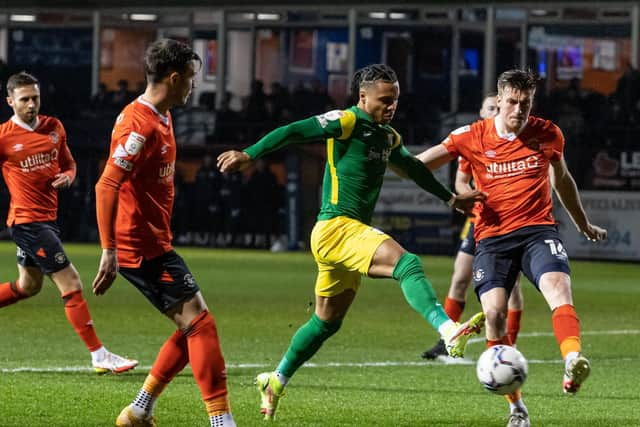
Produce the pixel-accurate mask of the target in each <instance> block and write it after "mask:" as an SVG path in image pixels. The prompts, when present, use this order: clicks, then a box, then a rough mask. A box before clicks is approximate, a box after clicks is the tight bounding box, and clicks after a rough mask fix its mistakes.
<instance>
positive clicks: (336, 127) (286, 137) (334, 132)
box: [218, 110, 355, 173]
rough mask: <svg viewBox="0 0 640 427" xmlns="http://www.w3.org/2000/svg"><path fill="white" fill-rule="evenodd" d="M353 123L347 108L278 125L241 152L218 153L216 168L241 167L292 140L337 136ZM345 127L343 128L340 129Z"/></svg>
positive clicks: (229, 168)
mask: <svg viewBox="0 0 640 427" xmlns="http://www.w3.org/2000/svg"><path fill="white" fill-rule="evenodd" d="M354 124H355V115H354V113H352V112H351V111H348V110H347V111H331V112H329V113H326V114H323V115H321V116H313V117H309V118H307V119H303V120H298V121H296V122H293V123H290V124H288V125H285V126H280V127H278V128H276V129H274V130H272V131H271V132H269V133H268V134H266V135H265V136H264V137H262V138H261V139H260V140H259V141H258V142H256V143H255V144H253V145H251V146H249V147H247V148H245V149H244V150H243V151H236V150H230V151H225V152H224V153H222V154H220V155H219V156H218V169H220V171H221V172H223V173H225V172H233V171H237V170H242V169H244V168H246V167H247V166H249V164H251V162H252V161H253V160H255V159H257V158H259V157H262V156H265V155H266V154H269V153H271V152H274V151H277V150H280V149H281V148H283V147H286V146H287V145H290V144H294V143H305V142H316V141H319V140H322V139H325V138H340V137H343V136H344V135H345V129H348V127H349V126H351V127H350V130H349V131H348V132H349V134H350V133H351V130H353V125H354ZM343 128H345V129H343Z"/></svg>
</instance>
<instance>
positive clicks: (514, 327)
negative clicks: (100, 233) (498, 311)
mask: <svg viewBox="0 0 640 427" xmlns="http://www.w3.org/2000/svg"><path fill="white" fill-rule="evenodd" d="M521 317H522V310H509V311H507V335H508V336H509V339H510V340H511V345H514V344H515V343H516V340H517V339H518V332H520V318H521Z"/></svg>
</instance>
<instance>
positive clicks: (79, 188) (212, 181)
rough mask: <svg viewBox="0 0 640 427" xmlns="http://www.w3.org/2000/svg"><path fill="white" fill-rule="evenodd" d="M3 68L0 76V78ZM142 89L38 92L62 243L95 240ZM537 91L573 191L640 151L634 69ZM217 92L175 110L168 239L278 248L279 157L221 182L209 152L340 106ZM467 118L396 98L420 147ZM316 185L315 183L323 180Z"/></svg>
mask: <svg viewBox="0 0 640 427" xmlns="http://www.w3.org/2000/svg"><path fill="white" fill-rule="evenodd" d="M2 69H3V68H2V67H0V78H3V79H6V74H7V73H6V72H3V71H2ZM139 86H140V83H138V84H137V86H136V88H135V89H134V90H131V89H130V84H129V82H127V81H124V80H122V81H120V82H119V83H118V89H117V90H116V91H108V90H107V87H106V86H105V85H103V84H101V85H100V86H99V90H98V92H97V93H96V94H95V95H94V96H93V97H91V99H89V100H87V101H86V102H84V103H82V102H77V101H74V99H73V98H69V97H66V95H65V94H61V93H57V92H56V88H55V86H54V85H52V84H47V85H46V87H44V88H43V90H42V98H43V107H42V114H48V115H53V116H57V117H59V118H60V119H61V120H62V122H63V124H64V125H65V128H66V130H67V133H68V142H69V146H70V148H71V150H72V153H73V155H74V157H75V158H76V161H77V163H78V177H77V179H76V181H75V182H74V184H73V187H72V188H71V189H69V190H67V191H63V192H61V193H60V210H59V222H60V223H61V225H62V230H63V233H64V235H63V236H62V237H63V240H65V241H97V231H96V225H95V206H94V203H95V199H94V192H93V186H94V185H95V182H96V180H97V177H98V176H99V172H100V170H101V167H102V166H103V164H104V163H103V162H104V157H105V155H106V153H107V152H108V146H109V135H110V133H111V128H112V126H113V123H114V120H115V117H116V115H117V114H118V112H119V111H120V110H121V109H122V107H123V106H124V105H126V104H127V103H128V102H131V101H132V100H133V99H134V98H135V97H136V96H137V95H138V94H139V93H140V90H139ZM544 86H545V85H544V81H543V82H541V86H540V89H539V90H538V93H537V95H536V98H537V104H536V105H535V106H534V111H533V113H532V114H534V115H537V116H540V117H544V118H549V119H551V120H553V121H554V122H556V123H557V124H558V125H559V126H560V128H561V129H563V132H564V134H565V138H566V141H567V144H566V151H565V153H566V158H567V162H568V164H569V168H570V169H571V170H572V171H573V173H574V177H575V178H576V181H577V183H578V186H579V187H580V188H583V189H584V188H586V189H594V182H596V179H597V178H598V176H599V175H598V173H599V170H600V169H602V170H606V169H607V167H608V166H609V164H608V163H607V162H611V161H616V160H615V159H612V156H614V155H615V153H616V150H633V149H634V148H635V147H636V146H637V140H638V138H637V136H638V134H639V133H640V71H638V70H636V69H633V68H631V67H628V68H627V70H626V72H625V73H624V75H623V76H622V77H621V78H620V80H619V81H618V84H617V89H616V90H615V92H613V93H612V94H610V95H604V94H600V93H596V92H593V91H588V90H584V89H583V88H581V86H580V80H579V79H573V80H571V81H570V82H569V84H568V85H567V86H566V87H564V88H562V89H558V90H554V91H551V92H548V93H547V92H546V91H545V90H544ZM3 87H4V84H3ZM216 96H217V94H215V93H211V92H203V93H201V94H200V96H199V97H198V99H194V100H192V102H191V103H192V104H193V105H191V106H187V107H184V108H180V109H176V110H174V111H172V115H173V119H174V127H175V134H176V139H177V141H178V144H179V146H180V149H179V154H178V162H179V163H181V164H182V166H183V167H179V166H180V165H178V167H177V168H176V170H177V172H176V178H175V179H176V191H177V196H176V201H175V215H174V224H173V226H174V234H175V235H174V239H175V242H176V244H190V245H208V246H214V247H256V248H271V247H273V248H274V249H279V248H283V247H285V246H286V242H285V241H284V236H285V234H286V211H285V206H286V200H285V194H284V193H285V190H284V188H285V184H286V178H285V175H286V173H285V172H284V171H283V168H284V166H283V162H282V159H275V160H274V159H271V158H268V159H267V162H269V163H264V162H258V164H257V165H256V167H255V168H253V169H252V170H251V171H249V172H248V173H243V174H231V175H228V176H225V175H221V174H220V173H219V172H218V171H217V170H216V168H215V156H216V155H217V154H218V153H219V152H221V151H222V150H223V149H224V148H228V147H237V148H243V147H245V146H247V145H249V144H251V143H253V142H255V141H257V140H258V139H259V138H260V137H261V136H263V135H264V134H265V133H267V132H268V131H270V130H271V129H274V128H275V127H276V126H279V125H282V124H284V123H288V122H290V121H292V120H296V119H302V118H305V117H308V116H310V115H313V114H320V113H323V112H326V111H329V110H331V109H335V108H342V107H345V106H344V105H336V103H335V102H334V101H333V100H332V99H331V97H330V96H329V95H328V94H327V91H326V88H324V87H323V86H322V85H321V83H320V82H319V81H318V80H312V81H310V82H308V83H303V82H301V81H300V82H298V83H296V84H294V85H293V86H292V87H291V88H287V87H286V86H284V85H282V84H280V83H273V84H271V85H270V87H269V89H268V90H265V87H264V85H263V83H262V82H261V81H259V80H256V81H254V82H253V83H252V85H251V92H250V94H249V95H248V96H247V97H244V98H241V99H240V98H239V97H237V96H236V95H234V94H232V93H230V92H227V93H225V94H224V99H223V100H222V102H221V103H220V108H218V109H216V108H215V105H216V102H215V101H216ZM3 104H4V103H3ZM234 106H236V107H235V108H234ZM238 106H239V107H238ZM1 113H2V117H3V118H4V119H5V120H6V119H8V118H9V117H10V115H11V110H10V109H9V108H8V107H7V105H6V104H4V105H3V106H2V109H1ZM474 114H475V112H474ZM461 117H462V118H461ZM466 117H473V115H468V116H467V115H459V114H449V113H444V112H441V111H439V110H438V109H437V108H435V107H433V105H430V104H429V98H428V97H426V96H423V95H422V94H411V93H408V94H407V93H403V94H402V95H401V99H400V103H399V109H398V112H397V114H396V118H395V119H394V122H393V126H394V127H395V128H396V129H397V130H398V131H399V132H400V133H401V134H402V135H403V137H404V139H405V142H406V143H407V144H408V145H420V146H425V145H433V144H436V143H438V142H439V141H440V139H441V138H442V137H443V136H445V135H446V134H447V132H448V131H450V130H451V129H452V128H454V127H455V126H458V125H463V124H466V121H465V120H466ZM319 142H320V141H319ZM595 152H598V155H597V156H596V155H594V153H595ZM603 153H604V154H603ZM611 153H614V154H611ZM594 157H596V160H594ZM594 169H595V170H594ZM274 171H275V173H274ZM302 172H303V173H304V171H302ZM605 175H606V173H605ZM313 179H317V180H318V183H319V180H320V177H315V178H313ZM639 181H640V179H633V180H629V181H628V182H624V183H622V184H620V181H619V180H618V181H616V180H610V182H609V181H606V180H605V181H602V180H600V181H597V182H600V183H602V182H604V185H602V186H601V187H602V189H612V190H613V189H616V190H634V189H636V190H637V189H640V182H639ZM616 182H617V183H618V184H615V183H616ZM609 184H611V185H609ZM636 186H637V187H636ZM0 191H1V192H2V194H1V195H0V203H2V206H0V211H1V213H2V215H3V216H5V215H6V211H7V208H8V194H7V193H6V188H5V187H4V183H3V184H2V189H1V190H0ZM256 213H259V214H256ZM65 224H72V226H65Z"/></svg>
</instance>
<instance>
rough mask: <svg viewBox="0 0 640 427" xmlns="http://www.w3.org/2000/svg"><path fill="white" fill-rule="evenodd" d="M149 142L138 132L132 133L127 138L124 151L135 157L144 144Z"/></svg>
mask: <svg viewBox="0 0 640 427" xmlns="http://www.w3.org/2000/svg"><path fill="white" fill-rule="evenodd" d="M146 140H147V138H145V137H144V136H142V135H140V134H139V133H137V132H131V133H130V134H129V137H128V138H127V142H126V143H125V144H124V149H125V151H126V152H127V153H129V154H131V155H132V156H135V155H136V154H138V153H139V152H140V150H142V146H143V145H144V142H145V141H146Z"/></svg>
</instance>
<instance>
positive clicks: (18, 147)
mask: <svg viewBox="0 0 640 427" xmlns="http://www.w3.org/2000/svg"><path fill="white" fill-rule="evenodd" d="M11 148H13V151H22V149H23V148H24V145H22V144H16V145H14V146H13V147H11Z"/></svg>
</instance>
